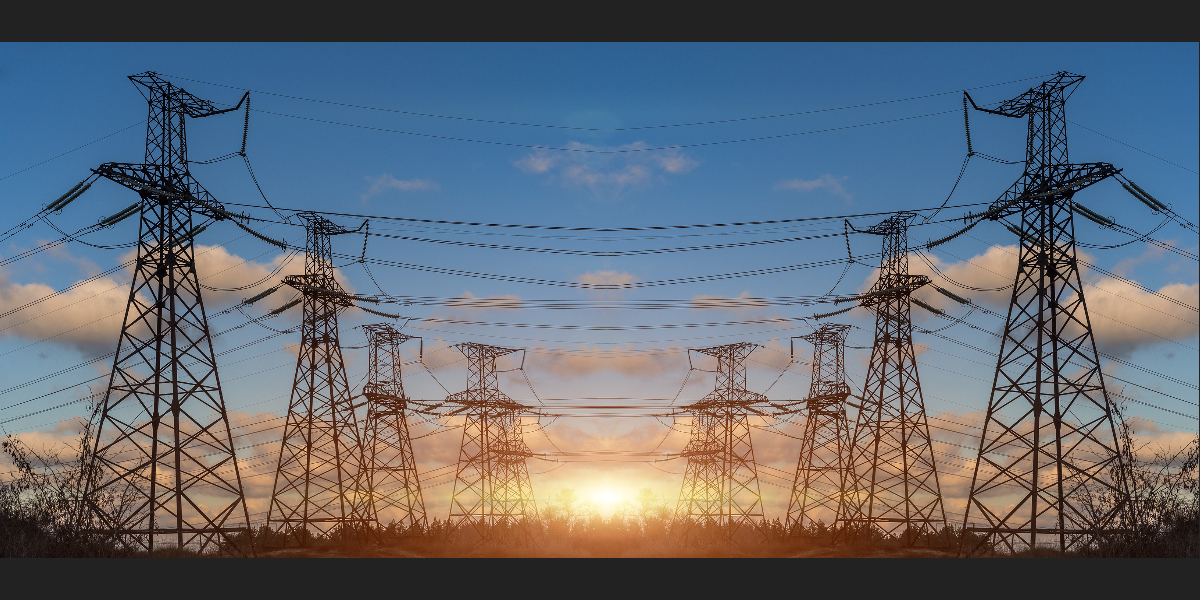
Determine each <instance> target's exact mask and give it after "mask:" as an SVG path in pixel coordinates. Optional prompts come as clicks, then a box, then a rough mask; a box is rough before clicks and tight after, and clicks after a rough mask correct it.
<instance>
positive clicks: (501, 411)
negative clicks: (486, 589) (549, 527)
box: [445, 343, 540, 543]
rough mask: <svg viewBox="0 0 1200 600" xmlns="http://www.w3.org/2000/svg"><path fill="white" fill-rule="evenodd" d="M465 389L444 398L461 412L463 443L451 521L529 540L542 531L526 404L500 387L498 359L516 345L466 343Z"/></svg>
mask: <svg viewBox="0 0 1200 600" xmlns="http://www.w3.org/2000/svg"><path fill="white" fill-rule="evenodd" d="M457 348H458V349H459V351H461V352H462V353H463V355H465V356H466V357H467V364H468V369H469V373H468V376H467V389H466V390H464V391H461V392H458V393H456V394H451V395H450V396H448V397H447V398H446V404H454V405H457V408H454V409H451V410H449V411H447V412H446V413H445V415H446V416H457V415H462V416H463V417H465V418H466V422H465V423H464V424H463V437H462V446H461V447H460V449H459V452H458V472H457V474H456V475H455V478H454V495H453V496H452V497H451V500H450V526H451V528H452V530H453V531H455V532H465V533H470V534H471V535H472V536H474V537H475V538H476V539H477V540H478V541H480V542H485V543H526V542H528V541H529V540H530V539H531V538H532V537H533V536H535V535H537V534H538V533H539V527H540V525H539V523H540V521H539V520H538V513H537V503H536V502H535V500H534V497H533V485H532V484H531V483H530V481H529V467H528V466H527V465H526V464H525V460H526V458H528V457H529V456H532V455H533V454H532V453H531V452H530V451H529V447H528V446H527V445H525V439H524V435H523V433H522V427H521V415H522V413H524V412H525V411H526V407H525V406H523V405H521V404H519V403H517V402H515V401H513V400H512V399H511V398H509V397H508V396H507V395H505V394H504V392H501V391H500V386H499V381H498V379H497V377H496V359H497V358H499V357H501V356H504V355H505V354H511V353H513V352H517V350H515V349H512V348H500V347H498V346H486V345H483V344H472V343H464V344H458V346H457Z"/></svg>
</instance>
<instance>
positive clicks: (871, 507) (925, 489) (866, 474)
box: [840, 212, 946, 545]
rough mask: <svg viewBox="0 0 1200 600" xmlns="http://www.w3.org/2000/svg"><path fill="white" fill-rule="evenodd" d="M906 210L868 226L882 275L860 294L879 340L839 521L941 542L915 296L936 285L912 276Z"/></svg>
mask: <svg viewBox="0 0 1200 600" xmlns="http://www.w3.org/2000/svg"><path fill="white" fill-rule="evenodd" d="M915 217H916V215H915V214H913V213H906V212H901V213H897V214H895V215H894V216H892V217H889V218H887V219H885V220H884V221H883V222H881V223H879V224H878V225H875V226H874V227H871V228H869V229H867V230H865V231H864V232H863V233H871V234H875V235H879V236H882V237H883V259H882V264H881V266H880V269H879V279H878V281H876V282H875V284H874V285H873V286H872V287H871V290H870V291H868V292H867V293H865V294H862V295H861V296H860V300H859V303H860V305H862V306H865V307H870V308H873V309H874V310H875V343H874V345H873V347H872V349H871V364H870V367H869V370H868V371H867V379H866V383H865V384H864V385H863V396H862V401H863V404H862V409H861V410H859V412H858V419H857V422H856V423H855V426H854V438H853V439H854V441H853V443H852V444H851V447H850V457H851V458H850V466H849V471H848V476H849V477H851V478H852V479H853V487H852V489H853V493H852V494H849V495H848V497H847V499H846V504H845V506H844V507H843V510H842V511H841V512H842V514H841V518H840V524H841V525H842V526H843V529H845V528H846V527H849V529H850V530H852V531H859V530H863V529H870V528H874V529H876V530H878V531H879V532H881V533H883V534H884V535H887V536H894V537H897V538H900V539H901V540H902V541H903V542H904V543H905V544H908V545H913V544H917V543H930V544H931V545H941V544H940V543H936V544H934V543H933V542H932V540H931V539H930V536H933V535H938V534H940V532H941V531H942V530H944V529H945V526H946V512H945V508H944V507H943V506H942V494H941V487H940V485H939V484H938V476H937V466H936V465H935V463H934V458H933V445H932V440H931V438H930V435H929V424H928V422H927V421H926V417H925V401H924V399H923V398H922V395H921V380H920V378H919V377H918V376H917V363H916V355H915V354H914V353H913V344H912V320H911V310H912V306H911V300H910V295H911V294H912V292H914V291H916V290H917V289H918V288H920V287H921V286H923V285H925V284H927V283H929V278H928V277H926V276H924V275H910V274H909V273H908V224H909V222H910V221H911V220H912V219H913V218H915Z"/></svg>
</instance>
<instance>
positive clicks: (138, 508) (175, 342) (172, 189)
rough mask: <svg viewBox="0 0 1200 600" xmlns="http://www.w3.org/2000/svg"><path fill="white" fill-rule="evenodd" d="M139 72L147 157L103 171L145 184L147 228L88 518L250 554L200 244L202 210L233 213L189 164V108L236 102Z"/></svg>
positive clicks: (118, 528)
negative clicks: (146, 108)
mask: <svg viewBox="0 0 1200 600" xmlns="http://www.w3.org/2000/svg"><path fill="white" fill-rule="evenodd" d="M129 79H130V80H131V81H133V83H134V84H135V85H137V86H139V87H140V88H142V90H144V92H143V96H145V97H146V100H147V101H148V103H149V105H150V114H149V118H148V120H147V127H146V162H145V163H144V164H129V163H105V164H103V165H101V166H100V167H99V168H97V169H94V170H93V173H95V174H96V175H98V176H100V177H105V178H108V179H111V180H112V181H115V182H117V183H119V184H121V185H123V186H125V187H127V188H129V189H132V190H134V191H136V192H138V195H139V196H140V197H141V200H140V212H141V226H140V234H139V236H138V253H137V262H136V263H135V266H134V270H133V282H132V284H131V286H130V290H129V301H128V304H127V305H126V309H125V320H124V322H123V323H122V326H121V337H120V341H119V342H118V345H117V353H116V359H115V360H114V361H113V369H112V375H111V376H110V378H109V383H108V388H107V390H106V392H105V396H104V403H103V404H102V405H101V406H100V407H99V422H98V424H97V435H96V445H95V447H94V451H93V454H92V456H91V457H90V459H89V460H90V464H89V467H88V473H90V476H89V478H88V481H87V483H86V487H85V492H84V502H83V507H82V511H83V516H84V518H85V520H86V527H88V528H89V529H94V530H97V531H99V532H103V533H105V534H107V535H111V536H113V538H115V539H116V540H117V541H118V542H119V543H121V544H123V545H125V546H127V547H129V548H134V549H139V550H145V551H149V552H153V551H155V550H157V549H161V548H163V547H172V546H174V547H176V548H181V549H182V548H185V547H186V548H191V549H195V550H199V551H201V552H209V551H212V550H214V549H216V550H219V551H222V552H226V551H228V552H231V553H233V554H245V553H247V552H249V551H252V549H251V548H250V547H249V545H246V546H245V547H239V546H238V545H237V544H236V543H234V542H233V540H232V539H231V537H230V534H233V533H235V532H245V531H248V530H249V527H250V518H249V513H248V512H247V509H246V500H245V494H244V493H243V491H242V482H241V474H240V472H239V470H238V464H237V458H236V453H235V451H234V447H233V438H232V434H231V433H230V427H229V419H228V416H227V414H226V411H225V399H224V396H223V395H222V393H221V380H220V377H219V376H218V375H217V362H216V358H215V356H214V353H213V348H212V339H211V337H210V334H209V329H208V317H207V315H206V314H205V312H204V301H203V299H202V297H201V291H200V282H199V279H198V277H197V275H196V257H195V253H194V250H193V244H192V242H193V238H194V237H195V236H196V235H197V234H198V233H200V231H202V230H203V229H204V228H205V227H206V226H207V225H200V226H194V224H193V221H192V215H193V213H195V214H199V215H201V216H202V217H204V218H206V219H211V220H222V219H228V218H230V217H231V216H232V215H230V214H229V213H227V212H226V211H225V209H224V207H223V206H222V205H221V204H220V203H219V202H218V201H217V200H216V199H215V198H213V197H212V195H211V194H209V193H208V192H207V191H206V190H205V189H204V188H203V187H202V186H201V185H200V183H199V182H197V181H196V180H195V179H194V178H193V177H192V176H191V174H190V173H189V172H188V160H187V141H186V131H185V117H191V118H193V119H198V118H202V117H208V116H212V115H218V114H221V113H225V112H229V111H231V110H235V109H236V108H237V107H236V106H235V107H234V108H231V109H225V110H217V108H216V107H215V106H214V105H213V104H212V103H211V102H209V101H207V100H202V99H200V98H197V97H196V96H193V95H192V94H190V93H188V92H186V91H184V90H183V89H181V88H178V87H175V86H174V85H172V84H171V83H170V82H168V81H166V80H164V79H162V78H161V77H159V76H158V75H157V74H156V73H153V72H146V73H142V74H140V75H133V76H130V78H129ZM243 99H245V97H243ZM240 105H241V104H240V103H239V105H238V106H240Z"/></svg>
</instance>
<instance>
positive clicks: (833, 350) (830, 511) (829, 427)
mask: <svg viewBox="0 0 1200 600" xmlns="http://www.w3.org/2000/svg"><path fill="white" fill-rule="evenodd" d="M849 330H850V325H836V324H833V323H826V324H824V325H822V326H821V328H820V329H818V330H816V331H814V332H813V333H810V334H808V335H806V336H802V337H803V339H805V340H808V341H810V342H812V345H813V364H812V384H811V386H810V387H809V392H808V398H807V399H806V400H804V401H803V402H802V404H803V405H804V406H803V408H804V414H805V416H806V419H805V421H804V433H803V435H802V436H801V440H802V441H801V442H800V459H799V461H798V462H797V463H796V478H795V480H794V481H793V483H792V499H791V501H790V502H789V503H788V514H787V524H786V528H787V532H788V535H789V536H802V535H805V534H807V533H808V532H809V530H810V529H811V528H813V527H814V526H815V525H816V524H817V523H828V524H830V525H833V524H834V523H836V522H837V520H838V517H839V515H840V514H841V512H842V504H843V503H844V502H845V498H846V488H847V485H846V483H847V481H846V477H845V475H846V467H847V466H849V458H850V424H849V423H848V422H847V420H846V398H847V397H849V396H850V386H848V385H846V365H845V361H844V357H845V349H846V334H847V332H848V331H849Z"/></svg>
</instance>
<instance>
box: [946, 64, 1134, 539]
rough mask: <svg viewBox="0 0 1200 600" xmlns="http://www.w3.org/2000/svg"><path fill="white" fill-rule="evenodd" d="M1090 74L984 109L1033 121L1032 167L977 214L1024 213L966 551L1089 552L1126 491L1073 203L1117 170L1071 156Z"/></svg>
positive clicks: (1059, 79) (1060, 79)
mask: <svg viewBox="0 0 1200 600" xmlns="http://www.w3.org/2000/svg"><path fill="white" fill-rule="evenodd" d="M1082 80H1083V77H1082V76H1080V75H1073V74H1070V73H1066V72H1063V73H1059V74H1058V75H1056V76H1055V77H1054V78H1052V79H1050V80H1048V81H1045V82H1043V83H1042V84H1040V85H1038V86H1036V87H1033V88H1031V89H1030V90H1029V91H1027V92H1025V93H1023V94H1021V95H1020V96H1018V97H1016V98H1013V99H1012V100H1008V101H1006V102H1004V103H1002V104H1001V105H1000V106H999V108H997V109H995V110H986V111H985V112H989V113H992V114H997V115H1001V116H1005V117H1013V118H1022V117H1024V118H1027V122H1028V137H1027V141H1026V164H1025V172H1024V173H1023V174H1022V175H1021V177H1020V178H1019V179H1018V180H1017V182H1016V183H1015V184H1013V186H1012V187H1011V188H1009V190H1008V191H1006V192H1005V193H1004V194H1003V195H1002V196H1001V197H1000V198H999V199H997V200H996V201H995V202H994V203H993V204H992V206H991V207H990V209H989V210H988V211H987V212H986V213H984V214H983V215H976V216H982V217H986V218H990V219H997V220H998V219H1003V218H1005V217H1009V216H1016V215H1020V219H1021V225H1020V227H1019V229H1017V231H1018V233H1020V244H1021V251H1020V255H1019V258H1018V261H1017V273H1016V277H1015V282H1014V285H1013V292H1012V297H1011V300H1010V302H1009V309H1008V317H1007V319H1006V320H1005V325H1004V336H1003V338H1002V341H1001V346H1000V356H999V360H998V362H997V364H996V375H995V378H994V381H993V384H992V391H991V398H990V399H989V401H988V410H987V417H986V420H985V422H984V427H983V434H982V436H981V438H980V444H979V452H978V458H977V460H976V463H975V472H974V474H973V475H972V479H971V493H970V497H969V500H968V502H967V510H966V517H965V519H964V529H965V530H966V531H967V532H970V533H973V534H975V535H974V536H972V537H971V539H970V540H968V539H967V536H964V538H963V544H962V545H961V546H960V548H959V551H960V553H963V554H966V555H977V554H984V553H990V552H995V551H997V550H999V551H1003V552H1007V553H1014V552H1020V551H1023V550H1029V549H1033V548H1039V547H1044V548H1052V549H1055V550H1058V551H1062V552H1065V551H1068V550H1073V549H1079V548H1082V547H1085V546H1087V545H1088V544H1089V543H1091V541H1092V540H1094V539H1095V537H1096V536H1097V535H1098V534H1099V533H1101V532H1102V531H1103V530H1104V529H1106V528H1110V527H1111V526H1112V525H1113V523H1114V521H1115V520H1117V519H1119V518H1120V516H1121V513H1122V511H1123V509H1124V506H1125V503H1126V500H1127V498H1128V490H1127V488H1126V482H1125V481H1124V480H1123V479H1122V478H1121V477H1120V476H1119V473H1120V472H1121V467H1122V462H1121V453H1120V451H1119V448H1118V441H1119V438H1118V437H1117V431H1116V423H1115V422H1114V415H1113V412H1114V410H1113V405H1112V403H1111V402H1110V401H1109V398H1108V393H1107V391H1106V388H1105V385H1104V374H1103V372H1102V371H1101V369H1100V361H1099V358H1098V357H1097V353H1096V343H1095V338H1094V337H1093V335H1092V325H1091V320H1090V318H1089V316H1088V310H1087V304H1086V302H1085V300H1084V294H1083V286H1082V284H1081V281H1080V278H1079V268H1078V265H1077V263H1076V256H1075V229H1074V223H1073V210H1074V205H1073V202H1072V197H1073V196H1074V195H1075V192H1077V191H1079V190H1081V189H1083V188H1085V187H1088V186H1090V185H1093V184H1095V183H1097V182H1099V181H1101V180H1103V179H1105V178H1107V177H1110V176H1112V175H1115V174H1117V173H1119V172H1120V171H1119V170H1118V169H1116V168H1114V167H1113V166H1112V165H1110V164H1107V163H1087V164H1070V162H1069V160H1068V156H1067V130H1066V124H1067V118H1066V101H1067V98H1068V97H1070V95H1071V93H1072V92H1073V91H1074V90H1075V88H1076V86H1077V85H1078V84H1079V83H1080V82H1081V81H1082ZM972 103H974V101H972ZM976 108H979V107H978V106H976ZM980 110H984V109H980ZM1014 229H1016V228H1014ZM1100 497H1107V498H1110V499H1112V500H1113V501H1112V502H1111V503H1110V504H1109V506H1108V509H1107V510H1102V511H1100V512H1096V511H1095V510H1094V508H1095V507H1093V506H1090V505H1088V504H1087V502H1088V500H1087V499H1088V498H1093V499H1094V498H1100ZM972 519H981V520H982V522H976V521H973V520H972Z"/></svg>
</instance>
